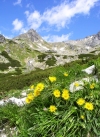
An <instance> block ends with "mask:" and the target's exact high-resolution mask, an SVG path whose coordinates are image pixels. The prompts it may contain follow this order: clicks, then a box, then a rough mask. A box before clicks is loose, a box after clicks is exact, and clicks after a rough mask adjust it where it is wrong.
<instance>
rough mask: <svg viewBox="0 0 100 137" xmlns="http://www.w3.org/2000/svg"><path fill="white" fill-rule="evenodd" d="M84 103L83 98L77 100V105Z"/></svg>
mask: <svg viewBox="0 0 100 137" xmlns="http://www.w3.org/2000/svg"><path fill="white" fill-rule="evenodd" d="M84 103H85V100H84V99H83V98H79V99H78V100H77V104H78V105H80V106H81V105H83V104H84Z"/></svg>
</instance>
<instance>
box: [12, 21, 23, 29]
mask: <svg viewBox="0 0 100 137" xmlns="http://www.w3.org/2000/svg"><path fill="white" fill-rule="evenodd" d="M12 25H13V26H14V29H13V30H14V31H20V30H21V29H22V28H23V22H22V21H20V20H18V19H15V20H14V21H13V22H12Z"/></svg>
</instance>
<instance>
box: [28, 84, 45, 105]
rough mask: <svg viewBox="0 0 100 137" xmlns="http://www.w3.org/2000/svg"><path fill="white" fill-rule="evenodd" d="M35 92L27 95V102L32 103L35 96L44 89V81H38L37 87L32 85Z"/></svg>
mask: <svg viewBox="0 0 100 137" xmlns="http://www.w3.org/2000/svg"><path fill="white" fill-rule="evenodd" d="M30 89H31V90H33V92H31V93H29V94H28V95H27V97H26V103H30V102H31V101H32V100H34V98H35V97H37V96H39V95H40V93H41V91H42V90H43V89H44V84H43V83H38V84H37V85H36V87H34V85H32V86H31V87H30Z"/></svg>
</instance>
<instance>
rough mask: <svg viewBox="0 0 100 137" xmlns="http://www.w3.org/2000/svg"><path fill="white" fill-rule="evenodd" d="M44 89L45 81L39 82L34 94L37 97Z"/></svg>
mask: <svg viewBox="0 0 100 137" xmlns="http://www.w3.org/2000/svg"><path fill="white" fill-rule="evenodd" d="M43 89H44V84H43V83H38V84H37V86H36V87H35V89H34V96H35V97H37V96H39V95H40V93H41V91H42V90H43Z"/></svg>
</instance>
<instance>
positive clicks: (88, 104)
mask: <svg viewBox="0 0 100 137" xmlns="http://www.w3.org/2000/svg"><path fill="white" fill-rule="evenodd" d="M77 104H78V105H79V106H82V105H84V108H85V109H87V110H93V109H94V106H93V104H92V103H91V102H86V101H85V100H84V99H83V98H79V99H78V100H77Z"/></svg>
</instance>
